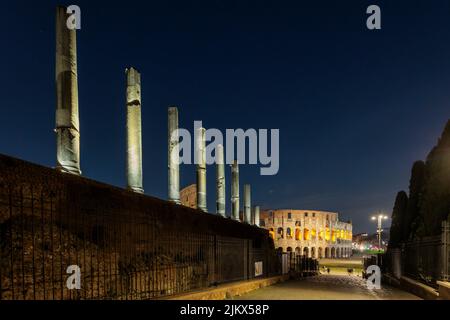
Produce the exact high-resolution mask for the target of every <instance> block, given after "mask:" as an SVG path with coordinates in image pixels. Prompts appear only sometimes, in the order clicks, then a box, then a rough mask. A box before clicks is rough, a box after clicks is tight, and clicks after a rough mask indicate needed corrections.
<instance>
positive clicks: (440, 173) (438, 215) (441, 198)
mask: <svg viewBox="0 0 450 320" xmlns="http://www.w3.org/2000/svg"><path fill="white" fill-rule="evenodd" d="M449 213H450V121H448V122H447V124H446V126H445V129H444V132H443V133H442V136H441V138H440V139H439V141H438V143H437V145H436V146H435V147H434V148H433V150H431V152H430V153H429V155H428V157H427V161H426V182H425V187H424V190H423V199H422V201H421V203H420V214H421V216H422V217H423V220H424V235H437V234H440V231H441V222H442V221H443V220H445V219H447V217H448V215H449Z"/></svg>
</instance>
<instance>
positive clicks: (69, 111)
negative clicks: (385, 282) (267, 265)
mask: <svg viewBox="0 0 450 320" xmlns="http://www.w3.org/2000/svg"><path fill="white" fill-rule="evenodd" d="M68 18H69V14H68V13H67V8H65V7H62V6H58V7H57V10H56V68H55V69H56V97H57V102H56V127H55V132H56V141H57V151H56V162H57V163H56V168H57V169H58V170H60V171H63V172H68V173H72V174H78V175H79V174H81V170H80V130H79V115H78V78H77V75H78V72H77V46H76V30H75V29H69V28H68V27H67V24H66V23H67V19H68ZM125 74H126V109H127V122H126V129H127V130H126V132H127V139H126V141H127V147H126V158H127V163H126V172H127V188H128V189H129V190H132V191H134V192H138V193H143V192H144V188H143V175H142V124H141V75H140V73H139V72H138V71H137V70H136V69H135V68H128V69H126V70H125ZM195 137H196V141H195V143H196V147H197V148H196V150H197V154H196V155H195V157H196V159H198V161H197V208H198V209H200V210H202V211H204V212H206V211H207V202H206V147H205V128H198V129H197V131H196V132H195ZM216 150H217V154H216V164H217V166H216V199H217V200H216V213H217V214H219V215H221V216H223V217H225V216H226V213H225V207H226V205H225V160H224V149H223V146H222V145H219V146H218V147H217V149H216ZM168 180H169V181H168V198H169V201H171V202H174V203H176V204H180V171H179V135H178V109H177V107H176V106H172V107H169V109H168ZM239 209H240V208H239V165H238V163H237V161H236V160H235V161H234V163H233V164H232V165H231V218H232V219H234V220H240V217H239ZM253 213H254V214H253V215H252V210H251V191H250V185H249V184H245V185H244V211H243V221H244V222H246V223H249V224H257V225H259V207H258V206H257V207H255V208H254V210H253Z"/></svg>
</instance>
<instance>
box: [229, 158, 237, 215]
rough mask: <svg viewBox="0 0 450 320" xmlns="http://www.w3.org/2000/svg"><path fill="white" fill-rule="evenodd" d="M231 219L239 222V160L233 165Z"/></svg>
mask: <svg viewBox="0 0 450 320" xmlns="http://www.w3.org/2000/svg"><path fill="white" fill-rule="evenodd" d="M231 218H232V219H234V220H239V165H238V162H237V160H234V163H233V164H232V165H231Z"/></svg>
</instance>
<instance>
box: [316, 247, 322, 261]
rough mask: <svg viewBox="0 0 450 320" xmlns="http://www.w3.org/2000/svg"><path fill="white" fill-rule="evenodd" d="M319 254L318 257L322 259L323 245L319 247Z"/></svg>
mask: <svg viewBox="0 0 450 320" xmlns="http://www.w3.org/2000/svg"><path fill="white" fill-rule="evenodd" d="M317 253H318V255H317V257H318V258H319V259H322V258H323V249H322V247H319V250H318V252H317Z"/></svg>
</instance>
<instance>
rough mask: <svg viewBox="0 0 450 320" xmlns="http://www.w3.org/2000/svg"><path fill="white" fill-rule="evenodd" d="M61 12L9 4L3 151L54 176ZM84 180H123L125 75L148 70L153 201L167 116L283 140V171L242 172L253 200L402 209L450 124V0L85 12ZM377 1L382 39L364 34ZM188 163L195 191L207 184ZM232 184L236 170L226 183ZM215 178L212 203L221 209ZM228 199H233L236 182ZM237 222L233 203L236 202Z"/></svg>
mask: <svg viewBox="0 0 450 320" xmlns="http://www.w3.org/2000/svg"><path fill="white" fill-rule="evenodd" d="M55 4H56V2H53V1H48V2H46V1H39V2H37V1H21V2H20V3H18V2H12V1H10V2H7V3H6V2H2V4H1V12H0V18H1V19H0V27H1V28H0V34H1V39H2V46H1V51H0V61H1V62H0V63H1V66H2V68H1V70H2V73H1V76H0V92H1V100H0V152H1V153H4V154H8V155H12V156H15V157H18V158H22V159H25V160H29V161H32V162H35V163H39V164H43V165H46V166H54V164H55V134H54V132H53V128H54V109H55V84H54V48H55V39H54V38H55V32H54V20H55V18H54V14H55ZM64 4H67V5H70V4H78V5H79V6H80V7H81V11H82V30H81V31H80V32H78V72H79V102H80V121H81V168H82V171H83V175H85V176H87V177H90V178H93V179H96V180H99V181H103V182H107V183H111V184H114V185H117V186H124V184H125V169H124V168H125V83H124V82H125V75H124V70H125V68H126V67H128V66H135V67H136V68H138V69H139V70H140V71H141V73H142V81H143V85H142V94H143V97H142V99H143V101H142V102H143V110H142V116H143V147H144V188H145V192H146V193H147V194H150V195H154V196H157V197H160V198H165V197H166V194H167V192H166V189H167V178H166V174H167V173H166V172H167V165H166V161H167V154H166V153H167V146H166V134H167V118H166V117H167V114H166V112H167V106H168V105H170V104H177V105H178V106H179V108H180V109H179V110H180V125H181V126H182V127H185V128H188V129H191V128H192V126H193V121H194V120H203V123H204V125H205V127H207V128H208V127H210V128H211V127H213V128H219V129H225V128H244V129H245V128H269V129H270V128H279V129H280V140H281V141H280V171H279V174H278V175H276V176H260V175H259V167H258V166H243V167H241V183H244V182H250V183H251V184H252V188H253V189H252V191H253V192H252V196H253V202H254V203H259V204H261V205H262V206H263V207H266V208H267V207H271V208H303V209H317V210H331V211H338V212H339V213H340V216H341V219H350V218H351V219H352V220H353V222H354V228H355V231H356V232H362V231H371V229H374V228H375V226H374V225H372V223H371V222H370V221H369V217H370V214H371V213H373V212H375V211H377V210H384V211H385V212H387V213H389V214H390V213H391V209H392V206H393V202H394V198H395V195H396V192H397V191H399V190H401V189H405V188H407V185H408V180H409V173H410V168H411V165H412V163H413V161H415V160H417V159H424V158H425V156H426V154H427V153H428V151H429V150H430V149H431V148H432V147H433V145H434V144H435V143H436V141H437V138H438V137H439V135H440V133H441V131H442V129H443V127H444V124H445V122H446V121H447V119H448V118H449V117H450V108H449V105H450V2H449V1H446V0H434V1H420V2H418V1H263V0H259V1H256V0H255V1H245V0H239V1H238V0H232V1H231V0H230V1H219V0H215V1H214V0H210V1H179V2H178V1H132V0H129V1H119V2H110V1H104V2H101V1H96V2H95V4H94V3H93V1H73V2H65V3H64ZM369 4H378V5H379V6H380V7H381V10H382V30H379V31H369V30H367V29H366V27H365V21H366V17H367V15H366V14H365V11H366V8H367V6H368V5H369ZM194 170H195V169H194V167H193V166H183V167H182V170H181V182H182V185H187V184H190V183H192V182H194V181H195V175H194V173H195V171H194ZM227 174H229V172H227ZM214 175H215V171H214V167H209V171H208V205H209V207H210V209H211V210H213V207H214V202H215V192H214ZM227 178H228V183H227V184H228V188H227V198H229V196H230V190H229V177H227ZM227 206H228V207H227V210H228V209H229V203H227Z"/></svg>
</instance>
